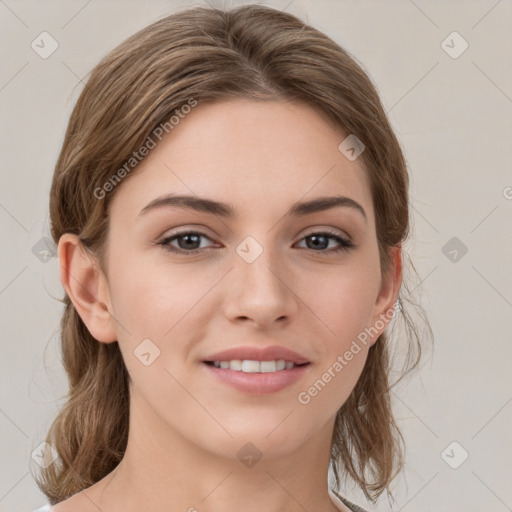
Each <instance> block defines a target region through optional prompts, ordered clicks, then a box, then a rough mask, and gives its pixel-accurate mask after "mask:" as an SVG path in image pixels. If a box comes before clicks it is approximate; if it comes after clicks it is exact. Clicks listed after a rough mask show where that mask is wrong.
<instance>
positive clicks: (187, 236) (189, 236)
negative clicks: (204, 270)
mask: <svg viewBox="0 0 512 512" xmlns="http://www.w3.org/2000/svg"><path fill="white" fill-rule="evenodd" d="M182 238H183V239H185V240H187V242H186V243H188V242H190V239H191V238H195V239H196V240H195V241H192V242H190V243H192V245H194V244H197V238H198V236H197V235H184V236H183V237H182ZM185 248H186V249H191V248H192V249H196V247H185Z"/></svg>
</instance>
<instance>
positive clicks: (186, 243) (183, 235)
mask: <svg viewBox="0 0 512 512" xmlns="http://www.w3.org/2000/svg"><path fill="white" fill-rule="evenodd" d="M201 238H208V240H211V239H210V238H209V237H207V236H206V235H205V234H204V233H201V232H199V231H181V232H180V233H176V234H174V235H172V236H168V237H166V238H164V239H163V240H162V241H161V242H158V245H162V246H164V248H165V249H166V250H168V251H170V252H176V253H180V254H183V253H187V254H194V253H196V252H199V251H200V250H201V247H200V245H201V242H200V239H201ZM174 240H177V241H178V246H180V247H178V248H176V247H174V246H172V245H170V243H171V242H173V241H174ZM198 243H199V247H197V244H198Z"/></svg>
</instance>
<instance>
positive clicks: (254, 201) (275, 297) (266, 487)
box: [37, 5, 421, 512]
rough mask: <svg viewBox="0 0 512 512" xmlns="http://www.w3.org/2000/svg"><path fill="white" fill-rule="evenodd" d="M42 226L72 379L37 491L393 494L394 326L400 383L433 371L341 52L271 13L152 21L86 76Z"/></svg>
mask: <svg viewBox="0 0 512 512" xmlns="http://www.w3.org/2000/svg"><path fill="white" fill-rule="evenodd" d="M50 214H51V225H52V236H53V239H54V241H55V243H56V244H58V253H59V260H60V265H61V281H62V284H63V286H64V289H65V291H66V295H65V298H64V301H63V302H64V304H65V311H64V315H63V318H62V324H61V327H62V350H63V360H64V365H65V369H66V371H67V373H68V376H69V381H70V391H69V397H68V401H67V403H66V404H65V406H64V407H63V409H62V410H61V411H60V413H59V415H58V416H57V418H56V420H55V421H54V423H53V425H52V428H51V430H50V432H49V434H48V437H47V442H48V443H49V444H51V445H52V446H53V448H54V449H55V451H56V452H57V453H58V455H59V458H58V459H57V460H56V461H55V462H53V463H52V464H50V465H49V466H48V467H47V468H46V469H43V470H42V471H41V476H40V478H38V479H37V483H38V485H39V486H40V488H41V490H42V491H43V492H44V493H45V494H46V496H47V497H48V499H49V502H50V504H51V505H52V506H53V507H52V509H51V510H52V511H54V512H71V511H72V512H89V511H96V510H102V511H103V512H117V511H121V510H122V511H124V512H132V511H133V512H135V511H140V510H143V509H147V510H152V511H155V512H159V511H163V510H166V511H168V510H189V511H194V510H199V511H200V510H208V511H217V510H223V511H226V510H234V509H235V508H236V509H238V510H240V509H241V510H246V511H251V510H269V511H295V510H315V511H334V510H341V511H349V510H351V511H361V510H363V509H362V508H360V507H358V506H356V505H355V504H353V503H351V502H350V501H349V500H347V499H346V498H344V497H343V496H341V494H340V486H341V480H340V474H341V473H343V474H344V475H345V476H346V477H348V478H351V479H353V480H354V481H355V482H356V483H357V484H358V485H359V486H360V488H361V489H362V490H363V492H364V494H365V495H366V496H367V498H368V499H369V500H371V501H373V502H375V501H376V499H377V498H378V497H379V496H380V495H381V494H382V492H383V491H384V490H387V491H388V494H389V484H390V482H391V481H392V479H393V478H394V477H395V476H396V474H397V473H398V471H399V470H400V469H401V466H402V459H403V455H402V448H401V445H400V441H401V438H400V432H399V431H398V429H397V427H396V425H395V422H394V418H393V414H392V410H391V404H390V387H391V383H390V382H389V371H390V361H389V355H388V353H389V343H390V338H389V336H388V331H389V329H388V330H387V331H386V328H387V327H388V326H389V324H390V323H391V321H392V319H393V318H394V317H397V316H400V317H401V318H402V320H404V323H405V327H406V332H407V334H408V336H407V340H406V343H407V347H408V351H409V352H408V357H407V361H408V363H409V364H408V365H406V367H404V369H403V373H402V375H405V374H406V373H407V372H409V371H410V370H411V369H413V368H414V367H416V366H417V364H418V362H419V358H420V353H421V350H420V339H419V336H418V335H417V332H416V328H415V325H414V324H413V323H412V322H411V320H410V317H409V316H408V315H407V313H406V309H405V306H404V302H406V300H407V297H406V296H405V294H404V291H403V290H404V287H406V282H405V281H403V279H402V278H403V270H402V243H403V242H404V241H405V239H406V237H407V235H408V229H409V217H408V175H407V168H406V163H405V160H404V157H403V154H402V151H401V149H400V146H399V144H398V142H397V139H396V137H395V135H394V133H393V131H392V129H391V127H390V125H389V122H388V120H387V118H386V114H385V112H384V109H383V108H382V105H381V103H380V100H379V98H378V95H377V93H376V91H375V88H374V86H373V85H372V83H371V81H370V79H369V78H368V76H367V75H366V74H365V73H364V71H363V70H362V69H361V68H360V67H359V65H358V64H357V63H356V62H355V61H354V59H353V58H351V57H350V56H349V54H348V53H347V52H346V51H345V50H343V49H342V48H340V47H339V46H338V45H337V44H336V43H335V42H333V41H332V40H331V39H329V38H328V37H327V36H325V35H324V34H322V33H321V32H319V31H317V30H316V29H314V28H312V27H310V26H308V25H306V24H304V23H303V22H302V21H300V20H299V19H297V18H296V17H294V16H292V15H290V14H287V13H283V12H280V11H277V10H274V9H271V8H268V7H263V6H259V5H248V6H243V7H239V8H237V9H235V10H232V11H228V12H224V11H222V10H218V9H210V8H195V9H190V10H186V11H182V12H180V13H177V14H174V15H171V16H168V17H166V18H164V19H161V20H159V21H157V22H156V23H153V24H152V25H150V26H148V27H146V28H145V29H143V30H141V31H140V32H138V33H137V34H135V35H134V36H132V37H130V38H129V39H128V40H127V41H125V42H123V43H122V44H121V45H120V46H119V47H117V48H116V49H115V50H113V51H112V52H111V53H110V54H109V55H107V57H105V58H104V59H103V61H102V62H100V63H99V64H98V65H97V66H96V68H95V69H94V70H93V71H92V73H91V76H90V78H89V80H88V82H87V85H86V86H85V88H84V90H83V92H82V93H81V96H80V98H79V99H78V102H77V104H76V106H75V108H74V111H73V113H72V115H71V119H70V122H69V126H68V129H67V132H66V137H65V140H64V144H63V147H62V151H61V154H60V156H59V159H58V162H57V166H56V169H55V174H54V179H53V183H52V189H51V197H50ZM190 244H191V245H190ZM400 290H402V291H401V293H400ZM399 293H400V300H399ZM329 467H331V468H332V470H333V472H334V476H335V479H336V488H334V489H330V488H328V478H327V477H328V470H329ZM44 510H50V509H49V506H47V507H46V508H45V509H44Z"/></svg>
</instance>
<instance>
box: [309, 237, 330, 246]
mask: <svg viewBox="0 0 512 512" xmlns="http://www.w3.org/2000/svg"><path fill="white" fill-rule="evenodd" d="M309 238H310V239H311V240H312V242H313V246H315V245H316V247H313V249H318V240H319V239H320V240H324V242H325V241H326V237H325V236H316V235H312V236H310V237H309ZM320 245H322V246H323V248H324V249H325V243H324V244H320Z"/></svg>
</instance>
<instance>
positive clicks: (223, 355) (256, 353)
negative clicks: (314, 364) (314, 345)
mask: <svg viewBox="0 0 512 512" xmlns="http://www.w3.org/2000/svg"><path fill="white" fill-rule="evenodd" d="M236 359H238V360H244V359H249V360H252V361H274V360H278V359H283V360H285V361H291V362H292V363H295V364H296V365H299V364H306V363H309V362H310V361H309V360H308V359H307V358H306V357H304V356H302V355H301V354H298V353H297V352H294V351H293V350H290V349H288V348H286V347H281V346H279V345H272V346H269V347H263V348H262V347H254V346H244V347H234V348H230V349H227V350H223V351H221V352H216V353H214V354H210V355H209V356H207V357H206V358H205V359H203V362H213V361H233V360H236Z"/></svg>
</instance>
